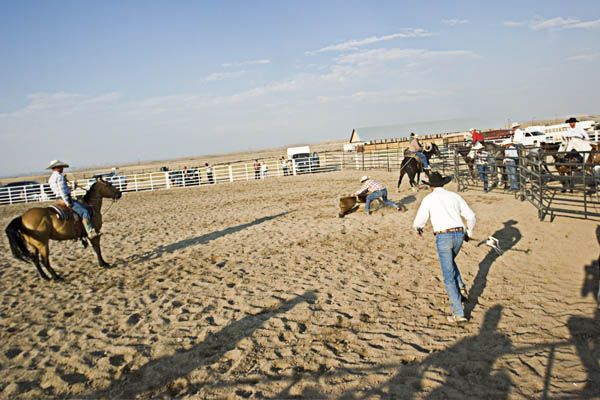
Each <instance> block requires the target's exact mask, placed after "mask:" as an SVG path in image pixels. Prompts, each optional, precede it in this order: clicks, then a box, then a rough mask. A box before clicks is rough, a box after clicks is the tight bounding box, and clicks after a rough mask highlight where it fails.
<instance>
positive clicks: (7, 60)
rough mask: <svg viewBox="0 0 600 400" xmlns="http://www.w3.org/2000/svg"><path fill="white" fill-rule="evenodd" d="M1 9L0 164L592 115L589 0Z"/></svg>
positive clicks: (4, 0) (89, 162) (78, 163)
mask: <svg viewBox="0 0 600 400" xmlns="http://www.w3.org/2000/svg"><path fill="white" fill-rule="evenodd" d="M0 6H1V9H2V12H1V13H0V58H1V61H0V176H9V175H17V174H22V173H29V172H33V171H41V170H43V169H44V168H45V166H46V165H47V164H48V162H49V161H50V160H52V159H61V160H63V161H67V162H69V163H70V164H71V166H72V167H80V168H81V167H87V166H110V165H111V164H112V163H122V162H138V161H144V160H156V159H168V158H174V157H183V156H197V155H206V154H214V153H223V152H232V151H240V150H247V149H259V148H267V147H276V146H281V145H286V144H305V143H314V142H321V141H325V140H331V139H342V140H343V139H347V138H349V137H350V132H351V131H352V129H353V128H358V127H365V126H380V125H389V124H402V123H409V122H413V121H434V120H445V119H460V118H466V119H468V118H478V119H481V118H489V120H494V121H509V120H510V121H518V120H530V119H534V118H546V117H555V116H568V115H571V114H585V113H597V112H599V102H598V93H599V89H600V74H599V73H598V70H599V67H600V40H599V39H600V4H599V3H598V1H597V0H589V1H577V0H573V1H552V0H543V1H503V2H482V1H452V2H448V1H426V0H424V1H420V2H415V1H410V2H409V1H398V0H397V1H351V0H343V1H323V0H321V1H310V0H302V1H291V0H290V1H275V0H273V1H227V0H222V1H214V2H213V1H175V0H173V1H110V0H103V1H93V0H90V1H77V0H75V1H60V0H53V1H46V0H40V1H29V0H21V1H10V0H0Z"/></svg>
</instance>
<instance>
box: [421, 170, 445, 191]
mask: <svg viewBox="0 0 600 400" xmlns="http://www.w3.org/2000/svg"><path fill="white" fill-rule="evenodd" d="M451 180H452V177H451V176H442V174H440V173H439V172H432V173H431V175H429V182H427V181H423V180H421V182H423V183H424V184H426V185H429V186H433V187H442V186H444V185H445V184H447V183H448V182H450V181H451Z"/></svg>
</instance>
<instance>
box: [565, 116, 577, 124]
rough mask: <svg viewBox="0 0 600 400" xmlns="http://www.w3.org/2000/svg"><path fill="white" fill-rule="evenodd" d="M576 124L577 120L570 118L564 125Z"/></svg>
mask: <svg viewBox="0 0 600 400" xmlns="http://www.w3.org/2000/svg"><path fill="white" fill-rule="evenodd" d="M577 122H579V121H577V118H575V117H571V118H569V119H568V120H566V121H565V124H575V123H577Z"/></svg>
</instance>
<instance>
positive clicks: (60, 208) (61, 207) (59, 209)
mask: <svg viewBox="0 0 600 400" xmlns="http://www.w3.org/2000/svg"><path fill="white" fill-rule="evenodd" d="M84 207H86V208H87V209H88V210H90V214H91V211H92V210H91V209H90V208H89V207H88V206H86V205H84ZM50 208H51V209H52V210H53V211H54V212H55V213H56V215H57V217H58V219H59V220H61V221H68V220H73V221H75V222H79V221H80V220H81V217H80V216H79V214H77V213H76V212H75V211H73V209H72V208H71V207H69V206H67V205H66V204H65V202H64V201H63V200H56V202H55V203H54V204H52V205H50Z"/></svg>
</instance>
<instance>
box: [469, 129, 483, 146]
mask: <svg viewBox="0 0 600 400" xmlns="http://www.w3.org/2000/svg"><path fill="white" fill-rule="evenodd" d="M471 140H472V141H473V144H475V143H482V142H483V140H484V137H483V134H482V133H481V132H480V131H478V130H477V129H475V128H471Z"/></svg>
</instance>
